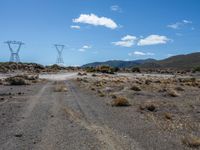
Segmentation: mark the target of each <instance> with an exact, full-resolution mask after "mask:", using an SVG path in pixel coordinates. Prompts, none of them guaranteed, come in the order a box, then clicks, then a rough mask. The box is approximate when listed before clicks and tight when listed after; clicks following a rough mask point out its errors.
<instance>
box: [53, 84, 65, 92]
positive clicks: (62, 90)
mask: <svg viewBox="0 0 200 150" xmlns="http://www.w3.org/2000/svg"><path fill="white" fill-rule="evenodd" d="M54 92H67V87H66V86H65V85H57V86H56V87H55V89H54Z"/></svg>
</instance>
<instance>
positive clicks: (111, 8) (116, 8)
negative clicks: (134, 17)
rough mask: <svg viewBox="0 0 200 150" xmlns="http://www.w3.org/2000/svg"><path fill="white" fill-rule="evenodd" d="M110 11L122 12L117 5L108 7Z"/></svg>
mask: <svg viewBox="0 0 200 150" xmlns="http://www.w3.org/2000/svg"><path fill="white" fill-rule="evenodd" d="M110 10H111V11H116V12H122V9H121V8H120V7H119V6H118V5H112V6H111V7H110Z"/></svg>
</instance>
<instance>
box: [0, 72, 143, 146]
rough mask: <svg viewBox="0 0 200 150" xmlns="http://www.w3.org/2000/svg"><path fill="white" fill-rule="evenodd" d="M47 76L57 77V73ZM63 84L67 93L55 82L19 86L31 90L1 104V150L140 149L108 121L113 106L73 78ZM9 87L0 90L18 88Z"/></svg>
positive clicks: (23, 89) (22, 89)
mask: <svg viewBox="0 0 200 150" xmlns="http://www.w3.org/2000/svg"><path fill="white" fill-rule="evenodd" d="M72 76H74V74H70V75H68V76H67V77H66V76H65V79H66V78H71V77H72ZM48 78H50V79H53V80H55V76H51V77H49V76H48ZM64 84H65V85H66V87H67V89H68V91H67V92H55V91H54V89H55V86H56V84H55V82H54V81H48V82H47V83H45V84H38V85H35V86H34V87H29V89H27V87H20V91H21V92H25V93H26V91H29V93H28V92H27V93H26V94H25V95H24V96H21V97H18V96H16V97H15V98H11V99H10V100H8V101H6V102H5V103H2V106H1V110H0V113H1V128H0V134H1V137H0V149H1V150H22V149H36V150H47V149H48V150H63V149H69V150H72V149H73V150H76V149H77V150H79V149H82V150H88V149H100V150H102V149H105V150H122V149H140V148H139V146H138V145H137V143H136V142H135V141H134V140H133V139H131V138H129V137H127V136H125V135H123V134H122V133H119V132H118V131H117V130H114V129H112V128H110V127H109V126H108V125H107V124H106V120H107V119H109V118H108V113H110V115H109V117H110V116H111V114H112V112H109V109H107V108H108V107H110V106H107V105H106V104H105V103H104V102H103V101H102V100H101V99H99V98H98V97H96V96H92V95H89V94H88V93H84V92H83V91H81V89H79V88H78V86H77V85H76V84H75V83H74V82H73V81H70V80H65V81H64ZM6 88H7V89H1V91H0V92H1V93H3V92H7V91H8V89H11V91H12V92H13V93H14V92H15V93H17V92H18V91H17V90H19V87H18V88H17V87H11V88H10V87H9V86H8V87H6ZM105 117H106V118H105ZM112 117H113V116H112ZM105 119H106V120H105ZM107 121H108V120H107Z"/></svg>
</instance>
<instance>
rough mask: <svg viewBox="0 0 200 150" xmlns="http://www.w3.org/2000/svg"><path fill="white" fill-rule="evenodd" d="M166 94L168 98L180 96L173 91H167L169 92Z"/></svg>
mask: <svg viewBox="0 0 200 150" xmlns="http://www.w3.org/2000/svg"><path fill="white" fill-rule="evenodd" d="M167 94H168V95H169V96H171V97H178V96H180V94H179V93H178V92H177V91H175V90H173V89H169V90H168V91H167Z"/></svg>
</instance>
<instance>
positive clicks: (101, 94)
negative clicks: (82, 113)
mask: <svg viewBox="0 0 200 150" xmlns="http://www.w3.org/2000/svg"><path fill="white" fill-rule="evenodd" d="M97 92H98V94H99V96H100V97H104V96H105V94H104V93H103V92H102V91H100V90H98V91H97Z"/></svg>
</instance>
